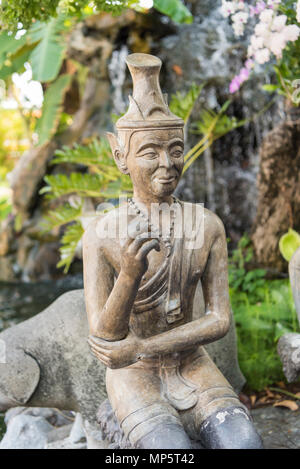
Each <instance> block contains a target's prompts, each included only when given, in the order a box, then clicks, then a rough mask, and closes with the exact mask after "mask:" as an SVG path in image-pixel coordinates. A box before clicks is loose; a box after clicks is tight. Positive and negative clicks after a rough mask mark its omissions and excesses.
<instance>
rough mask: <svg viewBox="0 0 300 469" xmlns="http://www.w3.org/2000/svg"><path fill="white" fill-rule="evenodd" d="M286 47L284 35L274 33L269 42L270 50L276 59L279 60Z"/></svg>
mask: <svg viewBox="0 0 300 469" xmlns="http://www.w3.org/2000/svg"><path fill="white" fill-rule="evenodd" d="M285 46H286V38H285V35H284V34H283V33H282V32H281V33H274V34H272V36H271V40H270V50H271V52H273V54H274V55H275V56H276V57H277V58H281V56H282V51H283V49H284V48H285Z"/></svg>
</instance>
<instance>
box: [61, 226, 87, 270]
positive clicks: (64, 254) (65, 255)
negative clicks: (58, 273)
mask: <svg viewBox="0 0 300 469" xmlns="http://www.w3.org/2000/svg"><path fill="white" fill-rule="evenodd" d="M83 233H84V229H83V227H82V225H81V223H80V222H76V223H74V224H72V225H69V226H67V228H66V230H65V234H64V235H63V237H62V245H61V247H60V255H61V260H60V261H59V263H58V264H57V267H64V273H65V274H66V273H67V272H68V270H69V268H70V265H71V264H72V262H73V260H74V257H75V254H76V250H77V246H78V244H79V242H80V240H81V238H82V236H83Z"/></svg>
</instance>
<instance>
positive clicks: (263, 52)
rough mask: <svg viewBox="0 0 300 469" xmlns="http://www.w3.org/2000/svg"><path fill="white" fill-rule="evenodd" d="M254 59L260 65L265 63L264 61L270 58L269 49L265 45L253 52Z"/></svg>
mask: <svg viewBox="0 0 300 469" xmlns="http://www.w3.org/2000/svg"><path fill="white" fill-rule="evenodd" d="M254 58H255V60H256V62H257V63H259V64H260V65H263V64H265V63H266V62H269V60H270V51H269V49H267V48H266V47H265V48H264V49H260V50H258V51H256V52H255V56H254Z"/></svg>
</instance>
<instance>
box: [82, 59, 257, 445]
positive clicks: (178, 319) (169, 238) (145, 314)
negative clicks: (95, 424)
mask: <svg viewBox="0 0 300 469" xmlns="http://www.w3.org/2000/svg"><path fill="white" fill-rule="evenodd" d="M127 65H128V67H129V69H130V72H131V75H132V78H133V85H134V86H133V96H132V97H130V106H129V110H128V112H127V113H126V114H125V115H124V116H123V117H122V118H120V119H119V121H118V122H117V124H116V126H117V130H118V135H117V136H115V135H114V134H109V135H108V137H109V140H110V144H111V148H112V152H113V155H114V158H115V160H116V163H117V165H118V167H119V169H120V170H121V171H122V172H123V173H126V174H129V175H130V177H131V179H132V183H133V198H132V199H130V200H129V201H128V202H124V203H123V204H121V205H120V206H119V207H118V208H117V209H114V210H112V211H110V212H108V214H106V215H105V216H104V217H99V218H98V219H95V220H94V221H93V222H91V224H90V225H89V226H88V228H87V230H86V232H85V235H84V239H83V258H84V289H85V299H86V308H87V314H88V322H89V327H90V337H89V344H90V346H91V349H92V351H93V353H94V354H95V356H96V357H97V358H98V359H99V360H100V361H101V362H102V363H104V364H105V365H106V366H107V373H106V387H107V393H108V397H109V401H110V403H111V406H112V409H113V412H114V414H115V416H116V418H117V420H118V422H119V424H120V427H121V430H122V432H123V433H124V435H125V437H126V438H127V440H128V441H129V442H130V444H131V445H132V446H133V447H136V448H148V449H152V448H153V449H154V448H155V449H159V448H160V449H165V448H167V449H175V448H176V449H179V448H184V449H187V448H191V439H193V440H197V441H200V442H201V444H202V445H203V446H204V447H206V448H261V447H262V444H261V440H260V437H259V436H258V434H257V433H256V431H255V429H254V427H253V424H252V422H251V418H250V416H249V414H248V411H247V409H246V408H245V407H244V406H243V404H242V403H241V402H240V401H239V399H238V397H237V395H236V394H235V392H234V390H233V389H232V387H231V386H230V384H229V383H228V381H227V380H226V379H225V377H224V376H223V375H222V374H221V372H220V371H219V370H218V368H217V367H216V365H215V364H214V363H213V361H212V360H211V359H210V357H209V356H208V354H207V353H206V351H205V350H204V348H203V347H202V346H204V345H205V344H208V343H210V342H213V341H215V340H217V339H220V338H221V337H223V336H224V335H225V334H226V333H227V331H228V328H229V322H230V304H229V295H228V280H227V248H226V237H225V232H224V227H223V224H222V222H221V221H220V220H219V218H218V217H217V216H216V215H214V214H213V213H212V212H210V211H209V210H206V209H204V208H203V207H202V206H201V205H197V204H189V203H185V202H181V201H179V200H177V199H176V198H175V197H174V196H173V195H172V194H173V192H174V190H175V188H176V186H177V184H178V181H179V178H180V175H181V173H182V170H183V165H184V157H183V147H184V141H183V126H184V122H183V121H182V120H181V119H179V118H178V117H176V116H175V115H173V114H172V113H171V112H170V110H169V108H168V105H167V102H166V97H165V96H164V95H163V94H162V92H161V89H160V86H159V71H160V67H161V61H160V60H159V59H158V58H156V57H154V56H151V55H147V54H132V55H130V56H129V57H128V58H127ZM150 214H151V217H150ZM152 215H153V216H152ZM124 227H125V228H126V229H124ZM199 281H200V282H201V284H202V288H203V293H204V300H205V307H206V314H205V315H204V316H203V317H201V318H200V319H197V320H193V318H192V309H193V300H194V295H195V290H196V286H197V283H198V282H199Z"/></svg>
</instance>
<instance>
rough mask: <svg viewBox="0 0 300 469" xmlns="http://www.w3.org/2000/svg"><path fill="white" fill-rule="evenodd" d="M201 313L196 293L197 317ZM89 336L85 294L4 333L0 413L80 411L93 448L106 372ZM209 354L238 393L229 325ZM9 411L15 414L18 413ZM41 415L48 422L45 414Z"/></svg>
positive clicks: (68, 296)
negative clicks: (89, 340) (4, 351)
mask: <svg viewBox="0 0 300 469" xmlns="http://www.w3.org/2000/svg"><path fill="white" fill-rule="evenodd" d="M202 312H203V298H202V294H201V290H200V289H199V290H198V291H197V294H196V298H195V317H199V315H200V314H201V313H202ZM87 336H88V325H87V320H86V312H85V304H84V296H83V290H74V291H71V292H68V293H65V294H64V295H62V296H60V297H59V298H58V299H57V300H56V301H55V302H54V303H52V304H51V305H50V306H49V307H48V308H46V310H45V311H43V312H42V313H40V314H38V315H37V316H35V317H33V318H31V319H29V320H27V321H25V322H23V323H21V324H18V325H17V326H13V327H12V328H10V329H6V330H5V331H4V332H2V333H1V334H0V340H3V341H4V342H5V344H6V352H7V353H6V355H7V363H6V364H0V376H1V380H0V410H1V411H4V410H6V409H9V408H11V407H16V406H25V405H26V406H30V408H31V409H27V410H28V412H29V413H30V414H31V416H32V415H39V412H40V410H36V414H35V409H32V407H41V406H43V407H55V408H58V409H62V410H72V411H76V412H81V414H82V417H83V420H84V425H85V428H86V429H87V426H88V439H89V440H90V442H89V445H90V446H91V447H92V446H93V445H94V446H96V445H97V444H98V443H99V438H100V434H99V430H98V429H97V428H98V426H97V425H96V423H95V417H96V413H97V410H98V408H99V405H100V404H101V402H103V400H104V399H105V397H106V389H105V367H104V366H103V365H102V364H101V363H100V362H99V361H98V360H97V359H96V358H94V356H93V355H92V354H91V352H90V350H89V347H88V345H87ZM207 349H208V350H209V353H210V354H211V356H212V357H213V358H214V359H215V360H216V362H217V365H218V366H219V368H220V369H221V371H222V372H223V373H224V374H225V376H226V377H227V378H228V380H229V381H230V382H231V383H232V385H233V386H234V387H235V388H236V390H237V391H239V390H240V389H241V386H242V385H243V384H244V378H243V376H242V374H241V372H240V370H239V368H238V363H237V358H236V343H235V330H234V327H233V324H232V325H231V329H230V331H229V333H228V334H227V336H225V337H224V338H223V339H222V340H219V341H218V342H216V343H214V344H211V345H210V346H209V347H207ZM27 410H26V412H27ZM10 412H12V414H14V415H15V414H16V413H18V412H19V410H15V409H14V410H11V411H10ZM20 412H24V408H23V409H21V411H20ZM43 412H45V413H44V414H43V415H44V416H45V417H46V418H47V419H51V416H50V414H51V412H50V414H49V410H43ZM7 419H8V420H9V419H10V417H9V416H8V417H7ZM49 421H50V422H51V423H53V424H55V425H57V423H55V422H54V421H51V420H49ZM68 423H69V422H68Z"/></svg>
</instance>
